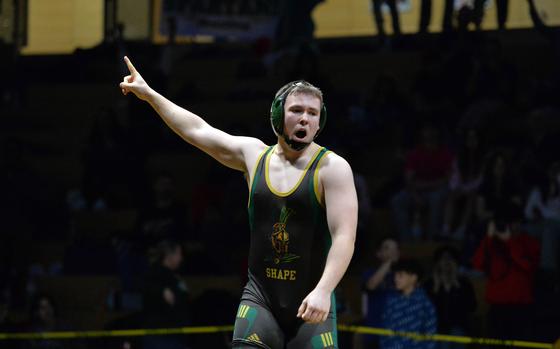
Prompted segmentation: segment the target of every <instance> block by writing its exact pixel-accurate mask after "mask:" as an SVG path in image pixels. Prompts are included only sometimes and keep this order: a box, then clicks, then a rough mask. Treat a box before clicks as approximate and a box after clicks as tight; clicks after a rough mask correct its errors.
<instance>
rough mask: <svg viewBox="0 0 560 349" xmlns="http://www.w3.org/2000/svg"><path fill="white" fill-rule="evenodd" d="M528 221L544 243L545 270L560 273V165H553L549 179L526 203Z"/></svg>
mask: <svg viewBox="0 0 560 349" xmlns="http://www.w3.org/2000/svg"><path fill="white" fill-rule="evenodd" d="M525 218H527V220H528V221H529V222H530V224H529V227H530V228H531V230H532V231H533V232H534V233H535V235H537V237H538V238H539V239H540V241H541V245H542V251H541V267H542V268H543V269H544V270H547V271H552V272H558V271H560V268H559V260H558V251H559V250H560V163H553V164H551V165H550V166H549V168H548V171H547V173H546V176H545V178H543V180H542V181H541V182H540V183H539V184H538V185H537V186H536V187H535V188H533V190H531V193H530V194H529V198H528V199H527V203H526V204H525Z"/></svg>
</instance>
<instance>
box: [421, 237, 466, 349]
mask: <svg viewBox="0 0 560 349" xmlns="http://www.w3.org/2000/svg"><path fill="white" fill-rule="evenodd" d="M434 263H435V264H434V269H433V273H432V276H431V278H430V279H428V281H427V282H426V284H425V285H424V288H425V290H426V292H427V293H428V296H430V299H431V300H432V302H433V304H434V305H435V307H436V313H437V318H438V333H442V334H450V335H456V336H464V335H470V331H469V327H470V316H471V314H472V313H473V312H474V310H475V309H476V297H475V294H474V288H473V286H472V283H471V282H470V280H469V279H468V278H467V277H465V276H463V275H461V273H460V271H459V252H458V251H457V250H456V249H455V248H454V247H451V246H443V247H440V248H439V249H437V250H436V252H435V253H434ZM439 347H440V348H441V349H444V348H445V349H448V348H449V349H451V348H455V349H458V348H464V347H465V346H464V345H462V344H456V343H448V342H442V343H440V345H439Z"/></svg>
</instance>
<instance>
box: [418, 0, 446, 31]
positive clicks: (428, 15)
mask: <svg viewBox="0 0 560 349" xmlns="http://www.w3.org/2000/svg"><path fill="white" fill-rule="evenodd" d="M454 5H455V1H454V0H445V1H444V9H443V23H442V26H441V27H442V32H450V31H451V30H452V29H453V9H454V8H453V7H454ZM431 19H432V0H422V2H421V5H420V26H419V29H418V32H419V33H420V34H425V33H427V32H428V27H429V26H430V21H431Z"/></svg>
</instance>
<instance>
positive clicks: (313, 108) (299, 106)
mask: <svg viewBox="0 0 560 349" xmlns="http://www.w3.org/2000/svg"><path fill="white" fill-rule="evenodd" d="M292 108H302V109H306V108H305V106H304V105H303V104H292V105H289V106H288V109H292ZM307 109H309V110H312V111H314V112H315V113H319V109H317V108H315V107H307Z"/></svg>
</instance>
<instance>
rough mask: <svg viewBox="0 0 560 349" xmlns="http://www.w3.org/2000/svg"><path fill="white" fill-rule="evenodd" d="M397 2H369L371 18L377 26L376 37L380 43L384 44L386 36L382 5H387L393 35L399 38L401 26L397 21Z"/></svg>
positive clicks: (396, 0) (372, 0)
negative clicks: (371, 9)
mask: <svg viewBox="0 0 560 349" xmlns="http://www.w3.org/2000/svg"><path fill="white" fill-rule="evenodd" d="M398 1H399V0H371V4H372V7H373V17H374V19H375V24H376V26H377V35H378V36H379V39H380V41H381V43H383V42H385V39H386V38H387V34H386V33H385V27H384V23H383V22H384V20H383V11H382V7H383V4H385V5H387V7H388V8H389V12H390V14H391V20H392V24H393V35H394V36H395V37H397V38H398V37H399V36H400V35H401V24H400V20H399V9H398V6H397V2H398Z"/></svg>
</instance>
